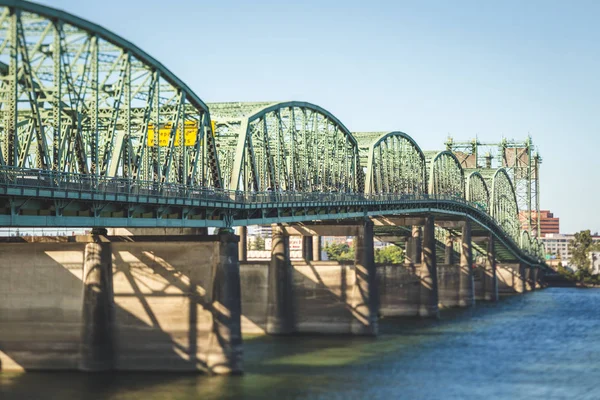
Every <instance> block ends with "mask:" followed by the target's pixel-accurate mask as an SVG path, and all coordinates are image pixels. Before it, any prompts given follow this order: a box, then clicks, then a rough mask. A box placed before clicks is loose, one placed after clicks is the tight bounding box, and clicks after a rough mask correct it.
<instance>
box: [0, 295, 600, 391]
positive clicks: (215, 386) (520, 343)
mask: <svg viewBox="0 0 600 400" xmlns="http://www.w3.org/2000/svg"><path fill="white" fill-rule="evenodd" d="M381 324H382V325H381V332H382V333H381V335H380V337H379V338H377V339H367V338H352V337H314V336H313V337H308V336H300V337H290V338H271V337H261V338H254V339H252V338H248V339H246V341H245V368H246V371H247V372H246V374H245V375H244V376H241V377H206V376H197V375H191V374H190V375H181V374H158V373H154V374H141V373H140V374H96V375H89V374H83V373H28V374H8V373H4V374H0V399H2V400H5V399H61V400H70V399H145V400H152V399H177V400H186V399H262V398H264V399H370V400H373V399H482V398H487V399H594V400H596V399H600V289H589V290H582V289H568V288H553V289H546V290H544V291H539V292H535V293H530V294H527V295H524V296H518V297H513V298H509V299H503V300H502V301H501V302H500V303H498V304H478V306H477V307H476V308H475V309H474V310H472V311H464V310H462V311H453V312H446V313H443V314H442V319H441V320H440V321H423V320H406V319H387V320H382V322H381Z"/></svg>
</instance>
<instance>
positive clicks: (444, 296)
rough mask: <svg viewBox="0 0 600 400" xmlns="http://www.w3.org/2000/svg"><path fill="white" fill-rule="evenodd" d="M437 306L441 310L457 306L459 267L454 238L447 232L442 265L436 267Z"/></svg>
mask: <svg viewBox="0 0 600 400" xmlns="http://www.w3.org/2000/svg"><path fill="white" fill-rule="evenodd" d="M437 276H438V299H439V306H440V307H443V308H449V307H456V306H458V289H459V279H460V267H459V266H458V265H457V264H456V260H455V256H454V238H453V237H452V235H451V234H450V232H448V233H447V234H446V238H445V246H444V264H443V265H438V266H437Z"/></svg>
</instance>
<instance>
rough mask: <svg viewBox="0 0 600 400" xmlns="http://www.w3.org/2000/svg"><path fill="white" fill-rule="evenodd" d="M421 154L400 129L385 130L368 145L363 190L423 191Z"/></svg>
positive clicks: (424, 164) (423, 160) (369, 191)
mask: <svg viewBox="0 0 600 400" xmlns="http://www.w3.org/2000/svg"><path fill="white" fill-rule="evenodd" d="M426 172H427V170H426V162H425V155H424V154H423V151H421V148H420V147H419V145H418V144H417V143H416V142H415V141H414V140H413V139H412V138H411V137H410V136H409V135H407V134H406V133H404V132H398V131H395V132H388V133H385V134H383V135H381V136H380V137H379V138H378V139H377V140H376V141H375V142H374V143H372V144H371V145H370V146H369V150H368V161H367V172H366V176H367V178H366V180H365V193H367V194H380V193H403V194H415V195H421V194H424V193H426V192H427V185H426V175H427V174H426Z"/></svg>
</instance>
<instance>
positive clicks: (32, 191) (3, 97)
mask: <svg viewBox="0 0 600 400" xmlns="http://www.w3.org/2000/svg"><path fill="white" fill-rule="evenodd" d="M209 108H210V109H209ZM209 111H210V112H209ZM211 116H212V120H211ZM507 146H508V145H507ZM530 160H531V158H530ZM464 166H467V165H464ZM474 169H475V170H477V171H474V170H469V169H463V165H462V161H461V159H460V158H457V156H456V155H455V154H453V153H452V152H451V151H442V152H423V151H421V149H420V148H419V146H418V145H417V143H416V142H415V141H414V140H413V139H412V138H411V137H410V136H408V135H407V134H405V133H402V132H367V133H356V134H352V133H350V131H349V130H348V129H347V128H346V127H345V126H344V125H343V124H342V123H341V122H340V121H339V120H338V119H337V118H336V117H335V116H333V115H332V114H330V113H329V112H327V111H326V110H324V109H322V108H321V107H319V106H316V105H314V104H310V103H305V102H296V101H289V102H279V103H215V104H210V105H209V106H207V105H206V104H205V103H204V102H202V100H201V99H200V98H199V97H198V96H197V95H196V94H195V93H194V92H192V91H191V90H190V88H188V87H187V86H186V85H185V84H184V83H183V82H181V81H180V80H179V79H178V78H177V77H176V76H174V75H173V74H172V73H171V72H170V71H169V70H168V69H166V68H165V67H164V66H163V65H162V64H160V63H159V62H158V61H156V60H155V59H153V58H152V57H151V56H149V55H148V54H146V53H145V52H143V51H142V50H141V49H139V48H138V47H136V46H135V45H134V44H132V43H130V42H128V41H126V40H124V39H123V38H121V37H119V36H117V35H115V34H113V33H111V32H109V31H107V30H106V29H104V28H102V27H100V26H98V25H95V24H93V23H90V22H88V21H85V20H82V19H80V18H78V17H75V16H72V15H70V14H68V13H65V12H62V11H58V10H55V9H52V8H48V7H44V6H40V5H37V4H33V3H27V2H24V1H20V0H0V223H1V224H3V225H7V226H132V227H133V226H136V227H140V226H148V227H151V226H164V227H168V226H173V227H188V226H189V227H193V226H214V227H231V226H234V225H242V224H252V223H259V224H269V223H286V222H289V223H294V222H306V221H313V220H337V219H356V218H359V219H360V218H366V217H369V216H380V215H428V214H429V213H433V215H436V216H440V217H444V216H452V217H453V218H455V219H456V218H459V219H460V218H470V219H472V220H473V221H474V222H475V223H476V224H478V226H479V227H480V229H483V230H484V231H487V232H491V233H492V234H493V235H495V236H496V237H497V238H498V240H499V241H500V242H501V243H503V246H504V248H505V249H508V250H507V251H508V252H509V253H511V254H513V255H514V256H515V257H517V258H519V259H523V257H525V256H523V255H521V254H520V252H523V251H525V252H527V253H528V254H529V255H531V256H534V257H536V258H535V260H534V262H536V263H537V262H541V261H540V260H541V257H543V246H542V245H541V243H540V242H539V240H537V239H536V238H535V237H531V235H529V233H527V234H525V233H521V232H520V229H519V222H518V200H517V196H516V193H515V187H514V182H515V179H517V178H520V177H521V175H520V174H519V173H517V172H514V171H512V172H511V171H510V170H508V171H507V170H506V169H503V168H500V169H493V170H492V169H491V168H488V169H487V170H486V169H485V168H479V167H478V166H477V165H475V166H474ZM536 171H537V164H536ZM465 176H468V179H467V180H466V182H465ZM529 176H531V175H529ZM535 177H536V178H537V172H535ZM465 185H466V190H465ZM269 189H270V190H269ZM529 260H531V258H530V259H529Z"/></svg>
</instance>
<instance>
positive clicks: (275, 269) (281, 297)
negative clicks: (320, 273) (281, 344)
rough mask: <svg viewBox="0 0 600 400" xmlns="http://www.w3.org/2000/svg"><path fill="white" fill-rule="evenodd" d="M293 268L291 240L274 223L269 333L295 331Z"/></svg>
mask: <svg viewBox="0 0 600 400" xmlns="http://www.w3.org/2000/svg"><path fill="white" fill-rule="evenodd" d="M293 298H294V297H293V269H292V263H291V262H290V240H289V237H288V236H286V235H285V234H284V232H283V230H282V228H281V225H273V235H272V244H271V262H270V263H269V293H268V306H267V307H268V308H267V310H268V314H267V333H269V334H272V335H285V334H290V333H292V332H293V331H294V321H295V316H294V305H293Z"/></svg>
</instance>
